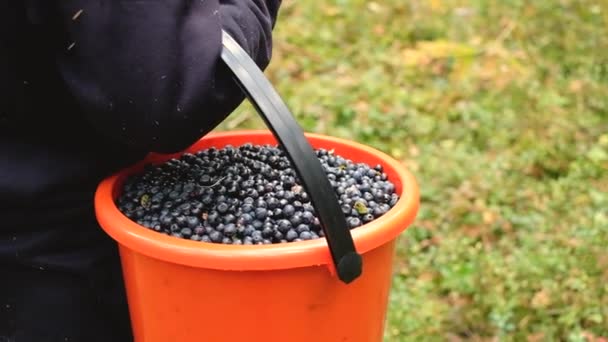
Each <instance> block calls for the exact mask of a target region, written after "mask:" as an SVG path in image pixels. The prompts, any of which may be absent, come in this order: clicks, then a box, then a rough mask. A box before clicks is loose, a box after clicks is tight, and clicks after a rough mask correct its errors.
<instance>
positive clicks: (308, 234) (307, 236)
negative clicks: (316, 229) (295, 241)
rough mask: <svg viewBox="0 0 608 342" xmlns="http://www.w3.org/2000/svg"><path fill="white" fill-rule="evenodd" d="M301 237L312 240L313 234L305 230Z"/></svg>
mask: <svg viewBox="0 0 608 342" xmlns="http://www.w3.org/2000/svg"><path fill="white" fill-rule="evenodd" d="M300 239H302V240H310V239H312V234H311V233H310V232H308V231H304V232H301V233H300Z"/></svg>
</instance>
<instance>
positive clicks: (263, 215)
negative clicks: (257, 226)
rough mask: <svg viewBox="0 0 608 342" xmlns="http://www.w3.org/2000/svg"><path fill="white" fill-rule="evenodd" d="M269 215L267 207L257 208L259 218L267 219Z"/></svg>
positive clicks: (256, 213)
mask: <svg viewBox="0 0 608 342" xmlns="http://www.w3.org/2000/svg"><path fill="white" fill-rule="evenodd" d="M267 215H268V211H267V210H266V208H257V209H256V210H255V217H256V218H257V219H258V220H264V219H266V216H267Z"/></svg>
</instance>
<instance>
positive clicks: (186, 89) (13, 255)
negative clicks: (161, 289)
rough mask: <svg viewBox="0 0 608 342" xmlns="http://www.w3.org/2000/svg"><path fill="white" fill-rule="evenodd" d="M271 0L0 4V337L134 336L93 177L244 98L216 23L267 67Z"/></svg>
mask: <svg viewBox="0 0 608 342" xmlns="http://www.w3.org/2000/svg"><path fill="white" fill-rule="evenodd" d="M280 6H281V1H280V0H182V1H178V0H170V1H144V0H140V1H135V0H124V1H117V0H26V1H22V0H3V1H0V341H11V342H42V341H62V342H63V341H72V342H75V341H86V342H95V341H104V342H109V341H112V342H121V341H131V340H132V338H133V337H132V333H131V325H130V322H129V314H128V306H127V302H126V299H125V297H126V296H125V294H124V285H123V283H122V273H121V269H120V259H119V256H118V252H117V247H116V243H115V242H114V241H112V240H111V239H110V238H109V237H108V236H107V235H106V234H105V233H104V232H103V231H102V230H101V229H100V227H99V226H98V224H97V222H96V219H95V215H94V208H93V196H94V192H95V190H96V187H97V185H98V184H99V182H100V181H101V180H102V179H103V178H104V177H107V176H109V175H111V174H112V173H113V172H116V171H118V170H120V169H122V168H124V167H126V166H128V165H131V164H132V163H134V162H136V161H139V160H141V159H142V158H143V157H144V156H146V155H147V154H148V153H150V152H156V153H172V152H178V151H181V150H183V149H185V148H186V147H188V146H189V145H191V144H193V143H194V142H195V141H196V140H198V139H199V138H201V137H202V136H204V135H205V134H206V133H208V132H209V131H211V130H212V129H213V128H215V127H217V125H218V124H219V123H220V122H221V121H222V120H223V119H224V118H225V117H226V116H227V115H229V114H230V113H231V111H233V110H234V109H236V108H237V106H238V105H239V104H240V103H241V102H242V101H243V100H244V99H245V96H244V95H243V93H242V92H241V91H240V89H239V88H238V86H237V85H236V83H235V81H234V80H233V79H232V77H231V74H230V72H229V70H228V68H227V67H226V66H225V65H224V64H223V62H222V61H221V59H220V52H221V30H222V29H223V30H225V31H226V32H228V33H229V34H230V35H231V36H232V37H233V38H235V39H236V41H237V42H239V44H240V45H241V46H242V47H243V48H244V49H245V50H246V51H247V52H248V53H249V54H250V55H251V57H252V58H253V59H254V61H255V62H256V63H257V64H258V66H259V67H260V68H266V67H267V66H268V65H269V62H270V59H271V55H272V31H273V29H274V25H275V23H276V20H277V15H278V11H279V7H280Z"/></svg>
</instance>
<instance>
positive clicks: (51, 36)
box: [0, 0, 143, 239]
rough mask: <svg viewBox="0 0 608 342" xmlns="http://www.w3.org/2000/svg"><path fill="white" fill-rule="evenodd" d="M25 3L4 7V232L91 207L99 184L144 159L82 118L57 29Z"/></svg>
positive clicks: (0, 194)
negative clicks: (62, 68) (65, 76)
mask: <svg viewBox="0 0 608 342" xmlns="http://www.w3.org/2000/svg"><path fill="white" fill-rule="evenodd" d="M24 3H25V4H28V3H30V2H27V1H25V2H22V1H13V0H5V1H2V2H0V216H1V217H2V218H3V219H2V220H0V234H1V233H2V231H5V232H6V231H7V229H8V230H18V229H26V227H27V226H28V225H29V226H34V225H40V224H44V223H45V222H48V220H51V218H52V217H55V216H57V214H59V216H61V215H62V214H61V213H66V214H65V215H63V216H66V215H69V214H68V213H69V212H74V211H77V210H80V209H79V208H80V207H82V210H90V201H91V198H92V197H91V196H92V192H93V191H94V189H95V186H96V184H97V183H98V182H99V181H100V180H101V179H102V178H103V177H106V176H107V175H108V174H109V173H111V172H113V171H115V170H117V169H118V168H121V167H123V166H126V165H128V164H129V163H132V162H134V161H136V160H137V159H138V158H141V157H142V156H143V154H142V153H139V152H136V151H129V150H128V149H127V148H126V147H125V146H119V145H117V144H115V143H113V142H111V141H108V140H107V139H104V138H103V137H102V136H101V135H100V134H99V133H98V132H97V131H96V130H95V129H94V127H92V126H91V124H90V123H89V122H88V121H87V120H86V118H85V116H84V115H82V113H81V111H80V109H79V106H78V104H77V103H76V102H75V100H74V99H73V97H72V96H70V93H69V91H68V89H67V88H66V86H65V85H64V83H63V81H62V78H61V75H60V73H59V71H58V68H57V65H56V61H55V59H54V49H56V46H53V42H55V41H60V40H59V39H56V37H58V36H60V35H61V34H62V32H61V27H60V25H56V24H54V23H53V22H52V20H51V19H52V18H51V19H49V18H48V17H47V16H48V13H45V9H44V8H41V7H40V6H41V5H31V4H30V5H24ZM31 3H32V4H33V3H36V4H40V3H42V4H43V3H44V1H38V2H31ZM65 48H66V49H67V48H69V46H66V47H65ZM24 215H27V216H28V217H27V218H26V219H23V216H24ZM3 226H4V227H3ZM20 226H24V227H23V228H20ZM1 238H2V237H1V236H0V239H1Z"/></svg>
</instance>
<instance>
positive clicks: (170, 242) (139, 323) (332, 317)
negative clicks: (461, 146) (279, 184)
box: [95, 131, 419, 342]
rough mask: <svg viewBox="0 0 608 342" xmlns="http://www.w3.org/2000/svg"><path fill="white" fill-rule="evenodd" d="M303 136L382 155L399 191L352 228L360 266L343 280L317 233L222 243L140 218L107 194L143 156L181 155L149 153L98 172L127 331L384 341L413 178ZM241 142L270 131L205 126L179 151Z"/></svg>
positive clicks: (158, 336) (266, 137) (269, 138)
mask: <svg viewBox="0 0 608 342" xmlns="http://www.w3.org/2000/svg"><path fill="white" fill-rule="evenodd" d="M306 137H307V138H308V141H309V142H310V144H311V146H312V147H314V148H325V149H328V150H332V149H333V150H334V151H335V153H336V154H338V155H341V156H343V157H345V158H348V159H351V160H353V161H355V162H364V163H367V164H370V165H376V164H380V165H382V166H383V167H384V171H385V172H386V174H387V175H388V177H389V180H391V181H392V182H393V183H394V184H395V188H396V192H397V194H398V195H399V196H400V199H399V201H398V202H397V204H396V205H395V206H394V207H393V208H392V209H391V210H390V211H389V212H387V213H386V214H384V215H383V216H381V217H380V218H378V219H376V220H374V221H372V222H370V223H367V224H365V225H363V226H360V227H358V228H355V229H353V230H351V235H352V238H353V241H354V243H355V247H356V250H357V252H358V253H360V254H361V256H362V259H363V270H362V273H361V275H360V276H359V277H358V278H357V279H355V280H354V281H353V282H352V283H349V284H345V283H344V282H341V281H340V280H339V279H338V278H337V277H336V274H335V267H334V265H333V263H332V257H331V255H330V251H329V250H328V244H327V241H326V239H324V238H319V239H315V240H308V241H300V242H290V243H283V244H274V245H250V246H248V245H223V244H213V243H204V242H198V241H190V240H185V239H180V238H175V237H171V236H168V235H165V234H161V233H158V232H155V231H152V230H150V229H148V228H145V227H142V226H139V225H138V224H136V223H135V222H133V221H131V220H130V219H129V218H127V217H126V216H124V215H123V214H122V213H121V212H120V211H119V209H118V207H117V206H116V205H115V203H114V201H115V199H116V198H117V197H118V196H119V195H120V189H121V185H122V183H123V181H124V180H125V178H126V176H127V175H129V174H132V173H135V172H139V171H141V170H142V169H143V165H144V164H145V163H155V164H157V163H160V162H163V161H165V160H167V159H169V158H172V157H177V156H179V155H178V154H177V155H150V156H149V157H148V158H147V159H146V160H144V161H142V162H140V163H139V164H137V165H135V166H133V167H131V168H129V169H127V170H124V171H122V172H120V173H118V174H116V175H114V176H112V177H109V178H107V179H105V180H104V181H103V182H102V183H101V184H100V185H99V187H98V190H97V192H96V195H95V207H96V213H97V217H98V220H99V223H100V224H101V226H102V228H103V229H104V230H105V231H106V233H107V234H109V235H110V236H111V237H112V238H113V239H115V240H116V241H117V242H118V245H119V250H120V255H121V261H122V269H123V275H124V281H125V286H126V290H127V297H128V303H129V310H130V315H131V320H132V326H133V333H134V336H135V341H138V342H156V341H158V342H167V341H176V342H189V341H192V342H200V341H213V342H221V341H235V342H236V341H277V342H278V341H281V342H282V341H285V342H287V341H290V342H299V341H302V342H304V341H306V342H309V341H322V342H338V341H349V342H357V341H361V342H373V341H382V339H383V331H384V324H385V317H386V310H387V304H388V296H389V291H390V287H391V278H392V265H393V256H394V249H395V241H396V238H397V237H398V235H399V234H400V233H401V232H402V231H404V230H405V229H406V228H407V227H408V225H410V224H411V223H412V221H413V220H414V218H415V216H416V214H417V211H418V205H419V193H418V186H417V184H416V181H415V179H414V177H413V176H412V174H411V173H410V172H409V171H407V169H406V168H405V167H404V166H403V165H402V164H401V163H399V162H398V161H396V160H394V159H392V158H391V157H389V156H388V155H386V154H384V153H381V152H379V151H377V150H374V149H372V148H369V147H367V146H364V145H361V144H358V143H354V142H351V141H345V140H342V139H337V138H333V137H327V136H322V135H317V134H306ZM245 143H252V144H276V139H275V137H274V136H273V134H272V133H271V132H269V131H240V132H230V133H213V134H209V135H207V136H206V137H204V138H202V139H201V140H199V141H198V142H197V143H196V144H194V145H193V146H191V147H190V148H189V149H188V150H187V152H195V151H198V150H202V149H206V148H209V147H216V148H221V147H224V146H225V145H228V144H230V145H233V146H239V145H242V144H245ZM185 152H186V151H185Z"/></svg>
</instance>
